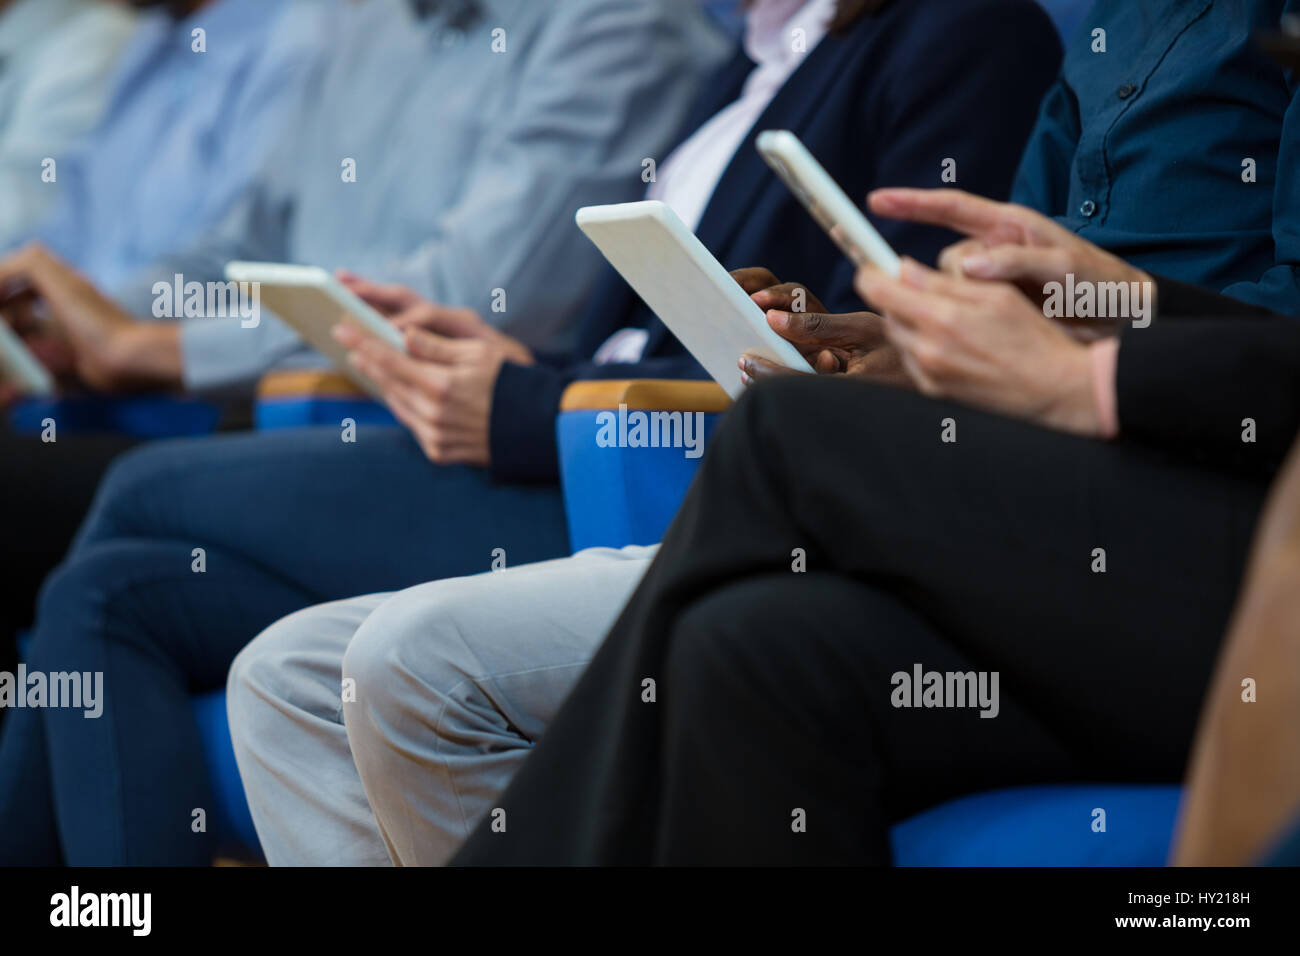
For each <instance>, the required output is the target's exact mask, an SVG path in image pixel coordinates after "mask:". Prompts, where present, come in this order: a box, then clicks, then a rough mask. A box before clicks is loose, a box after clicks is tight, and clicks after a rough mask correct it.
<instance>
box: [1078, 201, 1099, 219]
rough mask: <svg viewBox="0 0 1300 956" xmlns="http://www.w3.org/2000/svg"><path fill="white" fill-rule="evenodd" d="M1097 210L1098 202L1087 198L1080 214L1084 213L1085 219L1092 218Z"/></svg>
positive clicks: (1080, 209)
mask: <svg viewBox="0 0 1300 956" xmlns="http://www.w3.org/2000/svg"><path fill="white" fill-rule="evenodd" d="M1096 212H1097V204H1096V203H1095V202H1093V201H1092V200H1091V199H1085V200H1084V201H1083V205H1082V206H1080V207H1079V214H1080V215H1082V216H1083V218H1084V219H1091V218H1092V217H1093V215H1094V214H1095V213H1096Z"/></svg>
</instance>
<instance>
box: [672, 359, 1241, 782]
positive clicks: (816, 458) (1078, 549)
mask: <svg viewBox="0 0 1300 956" xmlns="http://www.w3.org/2000/svg"><path fill="white" fill-rule="evenodd" d="M771 386H772V387H767V388H759V389H758V390H756V391H755V392H754V393H752V395H750V396H749V397H748V398H747V400H746V401H745V402H742V403H741V405H740V406H738V408H737V409H736V411H735V412H734V413H733V417H732V418H731V419H729V421H728V422H727V423H726V425H725V426H724V428H723V429H722V430H721V431H720V433H719V435H718V438H717V439H715V442H714V444H713V446H712V447H711V449H710V451H709V456H708V459H707V461H706V465H705V468H704V470H703V472H702V473H701V476H700V477H701V480H700V481H698V482H697V484H696V486H695V487H694V488H693V489H692V495H691V498H692V500H690V501H688V503H687V506H686V508H685V509H684V515H685V516H686V517H687V518H689V520H686V521H682V520H679V521H678V522H676V523H675V524H674V527H673V529H671V530H670V531H669V533H668V535H667V536H666V537H665V543H664V552H665V554H670V553H671V554H672V555H674V556H677V555H678V552H679V551H680V553H681V555H683V556H684V561H685V562H687V563H693V564H695V565H696V566H697V567H698V566H700V561H699V560H698V559H697V558H694V557H692V555H693V554H696V553H701V550H702V549H703V550H704V551H709V550H714V551H716V550H718V549H720V548H724V547H730V548H731V549H732V550H733V551H734V552H735V553H736V555H737V556H735V557H733V558H731V559H730V560H729V561H728V562H727V564H728V567H727V568H726V569H725V570H724V571H723V573H724V574H728V575H729V574H732V573H734V572H735V570H736V569H738V568H739V569H742V570H744V569H748V573H752V570H753V569H754V568H761V567H763V566H764V565H766V566H767V567H779V566H786V567H788V566H789V564H790V560H791V559H790V554H791V552H792V551H793V550H795V549H801V550H802V551H804V552H806V564H807V566H808V567H809V568H812V569H833V570H835V571H838V572H841V573H844V574H847V575H850V576H853V577H857V578H858V579H860V580H863V581H865V582H868V583H872V584H875V585H877V586H879V587H882V588H885V589H887V590H889V591H890V592H891V593H894V594H896V595H899V596H900V597H902V598H904V599H905V600H907V601H908V602H909V603H910V604H911V605H912V606H914V607H916V608H918V609H919V610H920V611H921V612H922V613H924V614H925V615H926V616H927V617H928V618H929V619H931V620H933V621H934V622H935V623H936V624H938V625H939V626H940V627H941V628H942V630H943V632H944V633H945V634H946V635H947V636H948V637H949V639H950V640H951V641H952V642H953V643H954V645H955V646H956V647H957V648H959V649H960V650H961V651H962V652H963V653H965V654H967V655H968V656H969V657H970V658H971V659H972V660H974V661H977V662H979V663H980V664H981V665H982V666H984V667H987V668H996V669H998V670H1000V671H1002V672H1004V673H1007V674H1010V675H1014V676H1015V677H1016V678H1018V679H1019V680H1020V682H1021V685H1022V686H1023V687H1024V688H1025V693H1026V694H1027V695H1031V694H1032V695H1034V697H1035V698H1036V699H1037V700H1039V701H1040V702H1042V703H1044V704H1051V705H1052V709H1053V710H1054V711H1055V712H1057V713H1059V714H1060V715H1061V718H1062V722H1061V724H1060V726H1059V728H1058V729H1059V730H1060V731H1061V732H1066V731H1069V732H1071V733H1073V734H1075V735H1076V736H1075V741H1076V743H1077V744H1078V745H1079V746H1081V747H1083V746H1088V745H1089V742H1090V741H1092V740H1096V739H1100V738H1102V737H1104V738H1106V739H1112V740H1113V739H1117V738H1120V737H1122V736H1124V735H1125V734H1129V733H1131V730H1132V727H1134V726H1136V725H1138V724H1142V725H1144V726H1146V727H1148V728H1149V729H1150V731H1151V735H1152V738H1153V739H1154V740H1157V741H1161V743H1158V744H1155V745H1154V746H1153V753H1152V754H1151V759H1152V760H1154V761H1159V763H1160V766H1161V767H1162V772H1167V771H1168V770H1169V769H1170V768H1171V767H1174V766H1177V765H1181V763H1182V762H1183V761H1184V760H1185V757H1186V745H1187V741H1188V740H1189V739H1190V736H1191V733H1192V729H1193V727H1194V725H1195V721H1196V717H1197V713H1198V710H1199V704H1200V699H1201V697H1202V695H1203V692H1204V688H1205V685H1206V682H1207V680H1208V676H1209V672H1210V668H1211V666H1212V663H1213V660H1214V657H1215V654H1216V651H1217V648H1218V645H1219V641H1220V639H1221V636H1222V634H1223V631H1224V627H1225V625H1226V622H1227V619H1228V616H1229V614H1230V612H1231V608H1232V604H1233V600H1234V598H1235V595H1236V591H1237V586H1238V581H1239V579H1240V574H1241V570H1242V567H1243V565H1244V560H1245V555H1246V553H1247V549H1248V547H1249V542H1250V537H1251V533H1252V530H1253V526H1254V522H1255V520H1256V518H1257V515H1258V509H1259V507H1260V502H1261V499H1262V495H1263V490H1264V489H1263V488H1262V486H1260V485H1259V484H1258V483H1257V482H1255V481H1252V480H1247V479H1243V478H1237V477H1233V476H1231V475H1225V474H1219V473H1214V472H1210V471H1207V470H1204V469H1202V468H1198V467H1196V466H1194V465H1192V464H1190V463H1187V462H1182V461H1174V460H1171V459H1169V458H1167V457H1166V456H1164V455H1162V454H1158V453H1155V452H1152V451H1150V450H1147V449H1143V448H1138V447H1132V446H1129V445H1125V444H1123V443H1118V444H1113V443H1104V442H1098V441H1093V440H1088V439H1083V438H1077V437H1074V436H1070V435H1065V434H1061V433H1057V432H1052V431H1048V430H1044V429H1040V428H1036V427H1034V426H1031V425H1027V424H1025V423H1023V422H1019V421H1014V420H1010V419H1006V418H1002V417H999V416H994V415H988V414H984V413H981V412H977V411H975V410H972V409H967V408H962V407H960V406H957V405H954V404H951V403H944V402H935V401H931V400H929V399H925V398H923V397H921V396H917V395H914V394H910V393H905V392H901V391H898V390H894V389H887V388H881V387H872V386H867V385H864V384H862V383H856V382H851V381H832V382H824V381H806V380H803V379H802V378H800V379H798V380H794V381H782V382H773V383H771ZM946 439H952V440H946ZM755 502H760V503H761V504H760V505H759V506H758V510H756V506H755ZM710 515H712V517H710ZM723 525H725V526H726V528H727V535H728V536H729V537H730V538H731V539H734V540H733V541H731V542H724V543H722V544H712V543H710V542H712V541H715V540H717V538H718V535H717V533H716V531H715V530H714V529H715V526H723ZM675 535H681V540H680V542H678V541H676V540H675ZM701 542H703V544H701ZM653 578H654V573H653V572H652V574H651V575H650V577H648V579H647V580H652V579H653ZM1103 701H1104V702H1105V704H1106V706H1105V707H1102V706H1099V704H1100V703H1101V702H1103ZM1026 702H1027V703H1028V702H1029V698H1028V697H1027V698H1026ZM1098 755H1099V756H1102V755H1103V754H1102V753H1101V752H1099V754H1098ZM1117 769H1125V768H1117Z"/></svg>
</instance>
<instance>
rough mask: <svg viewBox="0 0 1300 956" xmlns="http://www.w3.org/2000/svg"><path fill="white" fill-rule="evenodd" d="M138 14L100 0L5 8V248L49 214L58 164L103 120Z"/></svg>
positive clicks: (0, 176) (1, 46)
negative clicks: (112, 80)
mask: <svg viewBox="0 0 1300 956" xmlns="http://www.w3.org/2000/svg"><path fill="white" fill-rule="evenodd" d="M134 26H135V16H134V15H133V14H132V12H131V11H130V10H128V9H127V8H126V7H125V6H123V5H120V4H116V3H104V2H103V0H14V2H13V3H10V4H9V5H8V6H5V7H4V8H3V9H0V248H4V247H5V245H7V242H6V240H7V239H8V238H9V237H22V236H25V235H28V234H29V233H30V231H31V230H32V229H33V228H35V226H36V225H37V224H38V223H39V222H40V221H41V219H42V218H44V217H45V216H47V215H49V210H50V207H51V206H52V205H53V203H54V202H55V200H56V199H57V198H58V191H59V187H58V183H59V176H60V174H61V173H62V172H63V170H61V169H60V164H61V163H63V162H64V160H65V159H66V158H67V157H68V156H69V154H70V153H71V152H73V151H75V150H76V149H78V148H79V147H80V146H81V144H82V141H83V140H84V138H85V137H86V135H87V134H88V133H89V132H90V131H91V130H92V129H93V128H94V127H95V125H96V124H97V123H98V122H99V119H100V116H101V115H102V114H103V112H104V105H105V101H106V100H107V88H108V79H109V77H110V76H112V75H113V70H114V69H115V67H116V65H117V62H118V59H119V57H120V56H121V54H122V51H123V49H124V48H125V47H126V45H127V42H128V41H129V40H130V38H131V31H132V29H133V28H134Z"/></svg>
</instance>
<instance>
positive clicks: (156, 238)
mask: <svg viewBox="0 0 1300 956" xmlns="http://www.w3.org/2000/svg"><path fill="white" fill-rule="evenodd" d="M317 6H318V4H316V3H315V2H313V0H216V2H215V3H210V4H208V5H206V6H204V7H202V8H200V9H199V10H198V11H197V12H196V13H194V14H192V15H191V16H189V17H186V18H184V19H181V20H177V19H174V18H173V17H171V16H170V15H168V14H166V13H164V12H161V11H156V12H152V13H149V14H147V15H146V16H145V17H144V18H143V21H142V23H141V24H140V28H139V31H138V32H137V34H136V36H135V38H134V41H133V43H132V44H131V47H130V49H129V50H128V51H127V53H126V55H125V56H124V58H123V62H122V64H121V66H120V68H119V70H118V72H117V74H116V77H115V79H114V81H113V93H112V98H111V100H110V102H109V106H108V110H107V112H106V114H105V116H104V120H103V122H102V123H101V124H100V126H99V128H98V129H97V130H96V131H95V132H94V134H93V135H92V137H91V138H90V140H89V142H88V144H87V146H86V148H85V149H84V150H83V151H81V152H80V153H79V154H78V155H76V156H75V157H73V158H70V159H69V160H68V161H67V162H66V163H63V164H62V165H61V167H60V170H59V191H60V197H59V204H58V206H57V207H56V211H55V212H54V214H53V216H52V218H51V219H50V221H48V222H47V223H46V224H45V225H44V226H43V227H42V228H41V229H40V230H39V231H38V233H37V238H39V239H41V240H42V241H44V242H45V243H46V244H47V245H49V246H50V247H51V248H52V249H53V250H54V251H56V252H57V253H59V254H60V255H62V256H64V257H66V258H67V259H68V260H69V261H71V262H72V263H73V264H75V265H76V266H77V267H78V268H80V269H81V270H83V271H84V272H85V273H87V274H88V275H89V276H90V278H91V279H93V280H94V281H95V282H96V284H97V285H99V286H100V288H101V289H103V290H105V291H106V292H108V293H109V294H113V293H114V292H115V291H117V290H118V288H119V286H120V285H121V284H122V282H123V281H124V280H126V279H127V278H129V277H132V276H134V275H136V274H138V273H139V271H140V270H141V269H142V268H144V267H146V266H147V265H148V264H149V263H151V262H154V261H156V260H157V259H158V258H159V257H160V256H162V255H165V254H167V253H169V252H171V251H173V250H174V249H176V248H177V247H178V246H185V245H187V244H188V243H191V242H193V241H195V239H197V237H199V236H200V235H202V234H203V233H204V232H205V231H206V230H207V229H209V228H211V227H212V226H213V225H214V224H215V223H217V222H218V221H220V219H221V217H222V216H224V215H225V214H226V213H227V212H229V210H230V209H231V208H232V207H233V206H234V205H235V204H236V203H237V202H238V201H239V200H240V199H241V198H242V197H243V196H244V195H245V193H247V192H248V190H249V189H250V188H251V184H252V183H253V181H254V179H255V177H256V175H257V173H259V172H260V170H261V168H262V166H263V164H264V163H265V161H266V158H267V156H268V154H269V153H270V152H271V150H272V149H273V148H274V145H275V144H276V143H277V142H278V141H279V136H280V131H281V130H282V128H283V127H284V125H285V124H286V123H287V122H288V121H289V118H290V116H291V115H292V114H293V113H294V112H296V111H297V110H298V109H299V108H300V106H301V97H302V95H303V92H304V90H305V84H306V81H307V80H308V79H309V77H310V75H311V70H312V68H313V67H314V66H315V65H316V63H317V61H318V60H319V59H320V57H321V55H322V52H323V51H322V49H321V47H320V46H319V45H318V44H317V43H315V40H317V39H318V37H316V36H315V35H314V34H312V33H311V32H310V31H304V30H303V29H302V28H301V27H302V23H301V18H303V17H308V18H310V17H313V16H315V15H317V13H316V12H315V9H316V7H317ZM196 30H201V31H203V32H202V34H199V35H196V34H195V32H194V31H196ZM198 46H202V47H203V51H202V52H200V51H198V50H196V47H198Z"/></svg>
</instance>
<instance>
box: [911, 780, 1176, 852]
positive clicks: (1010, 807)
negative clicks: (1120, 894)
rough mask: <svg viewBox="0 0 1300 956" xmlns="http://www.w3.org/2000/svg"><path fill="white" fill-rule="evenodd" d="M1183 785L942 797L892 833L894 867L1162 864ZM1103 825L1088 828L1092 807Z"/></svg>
mask: <svg viewBox="0 0 1300 956" xmlns="http://www.w3.org/2000/svg"><path fill="white" fill-rule="evenodd" d="M1180 793H1181V788H1179V787H1177V786H1172V785H1169V786H1154V785H1146V784H1133V785H1122V784H1087V785H1071V786H1042V787H1017V788H1014V789H1008V790H992V791H989V792H987V793H977V794H974V795H972V796H969V797H963V798H961V799H959V800H953V801H950V802H948V803H944V804H940V805H939V806H937V807H933V808H931V809H929V810H926V811H925V812H924V813H920V814H917V815H916V816H914V817H911V818H910V819H908V820H905V821H903V822H902V823H900V824H898V825H897V826H895V827H894V828H893V830H892V831H891V833H890V844H891V846H892V848H893V852H894V863H895V865H896V866H1163V865H1164V863H1165V861H1166V859H1167V858H1168V856H1169V845H1170V842H1171V840H1172V837H1173V830H1174V820H1175V818H1176V816H1177V813H1178V800H1179V795H1180ZM1097 809H1101V810H1104V811H1105V825H1106V829H1105V831H1100V830H1098V831H1094V830H1093V820H1094V811H1095V810H1097Z"/></svg>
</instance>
